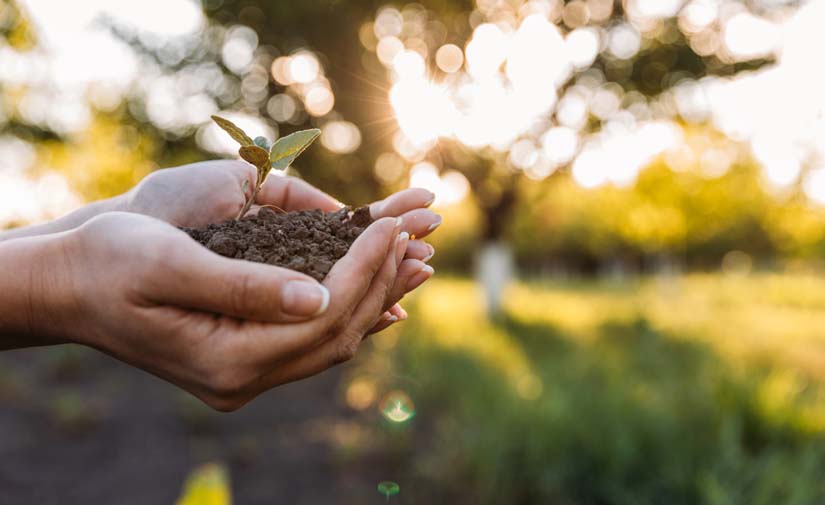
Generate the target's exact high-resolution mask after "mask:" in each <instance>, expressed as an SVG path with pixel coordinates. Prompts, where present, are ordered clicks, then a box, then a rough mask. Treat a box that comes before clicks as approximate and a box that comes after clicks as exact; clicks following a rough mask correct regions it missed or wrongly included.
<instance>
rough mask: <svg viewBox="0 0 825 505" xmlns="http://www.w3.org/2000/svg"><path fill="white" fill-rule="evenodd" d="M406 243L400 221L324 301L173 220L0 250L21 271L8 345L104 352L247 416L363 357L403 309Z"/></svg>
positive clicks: (304, 284) (358, 248)
mask: <svg viewBox="0 0 825 505" xmlns="http://www.w3.org/2000/svg"><path fill="white" fill-rule="evenodd" d="M401 230H402V225H401V220H400V219H398V218H381V219H378V220H377V221H375V222H374V223H373V224H372V225H370V226H369V227H368V228H367V229H366V230H365V231H364V233H363V234H362V235H361V236H360V237H359V238H358V239H357V240H356V241H355V243H354V244H353V246H352V248H351V249H350V251H349V252H348V253H347V255H345V256H344V257H343V258H342V259H341V260H339V261H338V262H337V263H336V264H335V266H334V267H333V269H332V271H331V272H330V274H329V275H328V277H327V278H326V279H325V281H324V283H323V287H324V289H322V288H321V287H320V286H319V285H318V284H317V283H315V281H314V280H312V279H311V278H309V277H307V276H305V275H303V274H300V273H298V272H294V271H291V270H288V269H282V268H278V267H273V266H270V265H262V264H257V263H252V262H246V261H238V260H233V259H228V258H224V257H221V256H219V255H216V254H214V253H212V252H211V251H208V250H207V249H205V248H203V247H202V246H200V245H199V244H197V243H196V242H194V241H192V240H191V239H190V238H189V237H188V236H187V235H186V234H185V233H184V232H182V231H180V230H178V229H177V228H175V227H173V226H170V225H169V224H167V223H164V222H162V221H159V220H156V219H153V218H149V217H146V216H141V215H138V214H130V213H107V214H104V215H101V216H98V217H96V218H94V219H91V220H90V221H88V222H87V223H85V224H84V225H82V226H80V227H79V228H77V229H75V230H72V231H69V232H64V233H59V234H51V235H45V236H40V237H33V238H25V239H20V240H13V241H9V242H6V243H3V244H0V261H2V262H3V264H4V265H9V266H10V267H12V268H14V270H13V272H12V275H9V276H3V278H2V279H0V307H3V311H2V312H0V339H2V340H6V341H8V340H9V339H13V337H14V336H15V335H30V336H34V337H36V338H37V339H38V342H39V343H56V342H76V343H80V344H84V345H88V346H92V347H95V348H98V349H100V350H102V351H103V352H106V353H109V354H111V355H113V356H115V357H117V358H118V359H120V360H122V361H125V362H127V363H130V364H132V365H134V366H137V367H139V368H142V369H144V370H146V371H148V372H150V373H153V374H155V375H157V376H159V377H161V378H163V379H165V380H167V381H169V382H172V383H174V384H176V385H178V386H179V387H181V388H183V389H185V390H187V391H189V392H191V393H192V394H194V395H195V396H197V397H199V398H200V399H202V400H203V401H204V402H206V403H207V404H208V405H210V406H212V407H213V408H215V409H218V410H222V411H231V410H235V409H237V408H239V407H241V406H242V405H244V404H245V403H247V402H248V401H250V400H251V399H252V398H254V397H255V396H257V395H258V394H260V393H262V392H264V391H266V390H268V389H270V388H272V387H274V386H277V385H279V384H283V383H286V382H290V381H294V380H297V379H301V378H304V377H307V376H310V375H314V374H316V373H319V372H321V371H323V370H325V369H326V368H329V367H331V366H333V365H335V364H337V363H340V362H343V361H346V360H348V359H350V358H351V357H352V356H353V355H354V353H355V350H356V349H357V347H358V345H359V344H360V342H361V341H362V340H363V338H364V337H365V335H366V334H367V333H368V332H369V330H370V329H371V328H373V327H375V325H376V323H377V322H378V321H379V319H380V317H381V315H382V313H383V312H384V311H386V310H388V308H389V307H391V306H392V304H393V303H394V301H393V296H395V295H394V294H393V286H394V285H395V283H396V280H397V276H398V272H399V268H400V266H401V264H402V263H403V261H405V260H404V256H405V254H406V249H407V243H408V239H407V238H406V234H405V233H403V232H402V231H401ZM296 286H298V289H299V290H300V289H304V288H309V289H311V288H314V289H315V290H316V294H317V296H316V297H315V298H314V306H313V304H312V303H307V300H303V302H300V303H298V304H297V305H296V299H295V296H294V295H295V290H296V288H295V287H296ZM323 291H326V292H328V293H329V295H328V297H327V296H325V295H322V294H321V293H322V292H323ZM22 295H25V296H22ZM7 337H8V338H7ZM12 341H13V340H12Z"/></svg>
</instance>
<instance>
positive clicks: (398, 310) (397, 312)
mask: <svg viewBox="0 0 825 505" xmlns="http://www.w3.org/2000/svg"><path fill="white" fill-rule="evenodd" d="M388 312H389V313H390V314H392V315H394V316H396V317H398V320H399V321H404V320H406V319H407V318H408V317H410V316H409V314H407V311H406V310H404V308H403V307H401V305H399V304H397V303H396V304H395V305H393V306H392V307H391V308H390V310H389V311H388Z"/></svg>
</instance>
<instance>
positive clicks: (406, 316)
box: [398, 307, 410, 321]
mask: <svg viewBox="0 0 825 505" xmlns="http://www.w3.org/2000/svg"><path fill="white" fill-rule="evenodd" d="M398 310H400V311H401V316H400V318H399V319H401V320H402V321H405V320H406V319H407V318H408V317H410V315H409V314H407V311H406V310H404V309H403V308H401V307H399V309H398Z"/></svg>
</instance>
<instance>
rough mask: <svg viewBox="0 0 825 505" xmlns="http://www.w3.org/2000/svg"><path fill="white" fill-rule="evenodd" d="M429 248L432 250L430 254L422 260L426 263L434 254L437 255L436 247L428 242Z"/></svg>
mask: <svg viewBox="0 0 825 505" xmlns="http://www.w3.org/2000/svg"><path fill="white" fill-rule="evenodd" d="M427 249H429V250H430V252H429V254H427V255H426V256H424V259H422V260H421V261H423V262H425V263H426V262H427V261H430V260H431V259H432V258H433V256H435V247H433V246H431V245H430V244H427Z"/></svg>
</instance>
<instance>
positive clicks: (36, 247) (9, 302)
mask: <svg viewBox="0 0 825 505" xmlns="http://www.w3.org/2000/svg"><path fill="white" fill-rule="evenodd" d="M71 235H72V234H71V233H59V234H53V235H43V236H37V237H29V238H21V239H18V240H11V241H8V242H3V243H0V264H2V265H3V271H4V272H3V274H2V275H0V347H2V348H5V349H11V348H17V347H31V346H39V345H53V344H61V343H67V342H71V341H73V340H74V339H73V335H72V333H73V331H74V330H75V329H76V327H77V325H76V324H75V323H74V322H73V321H74V320H75V319H76V318H77V314H78V308H79V304H78V302H77V298H76V295H75V293H74V292H73V290H72V280H71V279H72V271H71V260H72V253H71V250H72V249H74V247H73V246H72V243H73V239H72V236H71Z"/></svg>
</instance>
